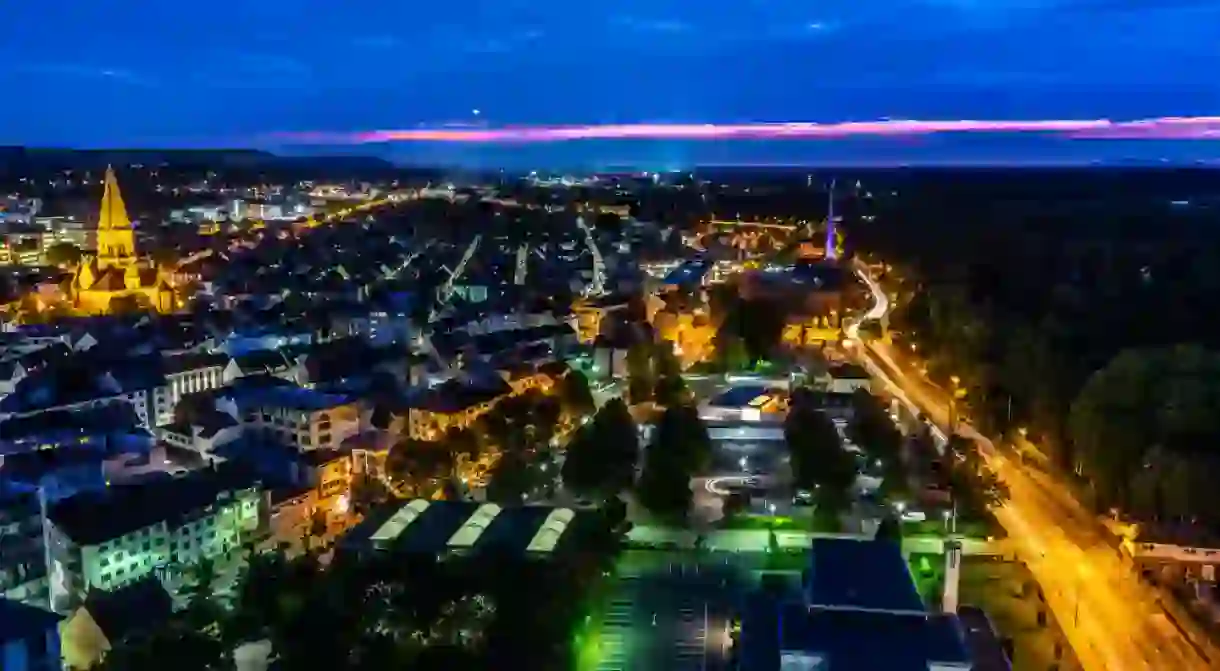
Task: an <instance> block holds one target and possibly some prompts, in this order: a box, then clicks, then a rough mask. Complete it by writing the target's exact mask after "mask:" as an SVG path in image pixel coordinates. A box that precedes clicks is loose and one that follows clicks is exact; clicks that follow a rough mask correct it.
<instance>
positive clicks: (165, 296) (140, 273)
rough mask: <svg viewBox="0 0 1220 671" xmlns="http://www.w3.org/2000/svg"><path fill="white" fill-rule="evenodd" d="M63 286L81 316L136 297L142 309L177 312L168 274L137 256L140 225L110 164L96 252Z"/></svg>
mask: <svg viewBox="0 0 1220 671" xmlns="http://www.w3.org/2000/svg"><path fill="white" fill-rule="evenodd" d="M61 288H62V291H63V294H64V298H65V299H66V300H67V302H69V303H70V304H71V306H72V308H73V310H74V311H75V312H78V313H82V314H91V315H97V314H107V313H111V312H115V311H116V307H117V306H116V304H115V302H116V299H118V300H119V301H124V302H130V301H133V300H134V302H135V304H137V305H138V306H139V307H141V308H143V309H147V310H155V311H157V312H172V311H173V310H174V302H175V297H174V291H173V288H172V286H171V285H170V283H169V282H168V280H167V278H166V277H165V275H164V274H163V273H162V272H161V271H160V270H159V269H158V268H157V267H156V266H155V265H154V264H152V263H151V262H150V261H148V260H146V259H141V258H140V257H139V256H138V255H137V250H136V232H135V227H134V226H132V223H131V220H130V219H129V218H128V217H127V208H126V206H125V205H124V204H123V196H122V194H121V193H120V192H119V183H118V180H117V179H116V178H115V176H114V170H113V169H111V168H107V169H106V179H105V186H104V187H103V191H102V204H101V211H100V212H99V213H98V222H97V253H96V255H90V254H86V255H85V256H84V257H82V258H81V262H80V265H79V266H77V268H76V270H75V271H74V272H73V274H72V276H71V277H70V279H68V280H67V281H66V282H65V283H64V284H63V285H61Z"/></svg>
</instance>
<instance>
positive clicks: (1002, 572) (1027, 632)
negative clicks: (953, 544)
mask: <svg viewBox="0 0 1220 671" xmlns="http://www.w3.org/2000/svg"><path fill="white" fill-rule="evenodd" d="M961 602H962V603H963V604H969V605H974V606H978V607H980V608H982V609H983V610H984V611H986V612H987V615H988V616H990V617H991V621H992V623H993V624H994V625H995V628H996V631H998V632H999V633H1000V636H1003V637H1006V638H1010V639H1012V641H1013V660H1012V662H1013V667H1012V668H1013V669H1014V671H1045V669H1050V668H1052V666H1051V665H1052V664H1054V663H1055V655H1056V652H1055V648H1056V644H1057V643H1058V645H1059V647H1060V648H1061V651H1062V658H1063V659H1062V661H1060V662H1059V668H1060V669H1063V670H1064V671H1066V670H1067V669H1077V668H1079V663H1078V662H1077V661H1076V659H1075V657H1074V656H1073V655H1072V650H1071V647H1070V646H1069V645H1068V644H1067V639H1066V638H1065V637H1064V635H1063V631H1062V629H1061V628H1060V627H1059V624H1058V623H1057V622H1056V621H1055V618H1054V616H1053V615H1052V614H1051V613H1050V612H1049V609H1047V614H1046V624H1045V625H1039V624H1038V612H1039V610H1041V609H1045V606H1044V605H1043V604H1042V603H1041V602H1040V600H1039V598H1038V589H1037V586H1036V585H1035V584H1034V581H1033V577H1032V576H1031V575H1030V573H1029V569H1027V568H1026V567H1025V566H1024V565H1023V564H1020V563H1017V562H997V561H991V560H987V559H983V558H973V557H967V558H965V560H964V561H963V563H962V581H961Z"/></svg>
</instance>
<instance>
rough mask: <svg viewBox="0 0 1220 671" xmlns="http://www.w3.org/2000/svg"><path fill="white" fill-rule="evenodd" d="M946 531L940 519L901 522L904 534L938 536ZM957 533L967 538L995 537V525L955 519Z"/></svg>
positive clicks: (981, 521) (979, 521)
mask: <svg viewBox="0 0 1220 671" xmlns="http://www.w3.org/2000/svg"><path fill="white" fill-rule="evenodd" d="M946 532H947V527H946V525H945V523H944V522H943V521H942V520H924V521H922V522H903V523H902V534H903V535H904V536H940V535H943V534H945V533H946ZM957 533H958V534H961V535H962V536H967V537H969V538H988V537H992V538H997V537H998V536H997V535H996V529H995V527H994V526H993V525H992V524H990V523H989V522H988V521H986V520H962V519H959V520H958V521H957Z"/></svg>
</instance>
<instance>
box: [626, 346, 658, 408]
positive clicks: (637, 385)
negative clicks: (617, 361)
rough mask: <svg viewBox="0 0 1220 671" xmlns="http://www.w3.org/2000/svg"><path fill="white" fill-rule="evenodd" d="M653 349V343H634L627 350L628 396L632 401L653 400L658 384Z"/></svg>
mask: <svg viewBox="0 0 1220 671" xmlns="http://www.w3.org/2000/svg"><path fill="white" fill-rule="evenodd" d="M653 351H654V348H653V346H652V344H651V343H639V344H636V345H632V346H631V348H630V349H628V350H627V397H628V398H629V399H630V400H631V402H632V403H644V402H646V401H651V400H652V396H653V391H654V389H655V386H656V377H655V376H654V375H653V370H652V356H653Z"/></svg>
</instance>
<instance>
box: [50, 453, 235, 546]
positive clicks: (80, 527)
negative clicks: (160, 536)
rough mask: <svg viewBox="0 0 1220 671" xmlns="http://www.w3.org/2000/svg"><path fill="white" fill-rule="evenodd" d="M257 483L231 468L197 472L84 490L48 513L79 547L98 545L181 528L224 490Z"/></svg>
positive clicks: (61, 502) (229, 490)
mask: <svg viewBox="0 0 1220 671" xmlns="http://www.w3.org/2000/svg"><path fill="white" fill-rule="evenodd" d="M255 485H256V483H255V482H253V481H252V480H249V479H247V478H245V477H243V476H241V475H239V474H238V473H236V472H235V471H233V470H230V469H224V470H206V471H193V472H191V473H190V474H189V475H186V476H183V477H177V478H165V479H157V480H148V481H143V482H138V483H133V484H123V485H116V486H112V487H107V488H106V489H104V490H101V491H91V492H86V493H82V494H78V495H76V496H73V497H71V498H69V499H66V500H63V501H59V502H57V503H55V504H54V505H52V506H51V507H50V509H49V510H48V511H47V517H48V518H49V519H50V520H51V521H52V522H53V523H54V524H55V526H56V527H58V528H59V530H60V531H62V532H63V533H64V534H65V535H66V536H67V537H68V538H70V539H72V540H73V541H74V542H75V543H77V544H78V545H97V544H99V543H103V542H105V541H108V540H110V539H112V538H117V537H119V536H122V535H124V534H128V533H131V532H132V531H136V530H138V529H143V528H145V527H150V526H153V525H155V524H158V523H161V522H165V523H167V524H169V525H170V526H175V525H177V524H180V523H181V521H182V520H183V519H184V518H186V517H188V516H190V515H191V514H192V513H195V512H196V511H199V510H202V509H204V508H207V507H208V506H211V505H212V504H213V503H215V502H216V499H217V498H218V497H219V496H220V495H221V494H223V493H224V492H231V491H236V490H239V489H245V488H249V487H253V486H255Z"/></svg>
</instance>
